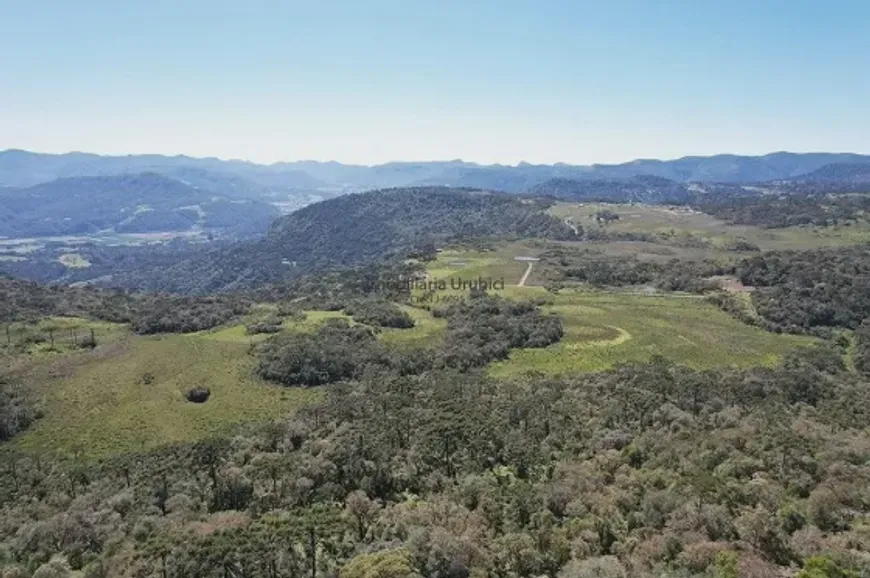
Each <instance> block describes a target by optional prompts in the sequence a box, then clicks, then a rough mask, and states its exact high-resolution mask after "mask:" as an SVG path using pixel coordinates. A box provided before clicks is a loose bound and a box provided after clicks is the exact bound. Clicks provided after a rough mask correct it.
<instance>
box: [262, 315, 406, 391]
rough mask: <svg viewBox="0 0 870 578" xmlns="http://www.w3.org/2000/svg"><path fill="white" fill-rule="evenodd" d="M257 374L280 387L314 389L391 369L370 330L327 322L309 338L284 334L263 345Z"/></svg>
mask: <svg viewBox="0 0 870 578" xmlns="http://www.w3.org/2000/svg"><path fill="white" fill-rule="evenodd" d="M259 355H260V360H259V364H258V366H257V374H258V375H259V376H260V377H262V378H263V379H268V380H270V381H276V382H278V383H281V384H284V385H298V386H316V385H324V384H327V383H334V382H337V381H347V380H351V379H357V378H359V377H361V376H362V375H363V373H364V371H365V370H367V369H370V367H374V366H379V367H382V368H387V367H389V366H390V365H391V360H390V355H389V352H388V350H387V349H386V347H384V346H383V345H382V344H381V343H380V342H379V341H378V340H377V338H376V337H375V335H374V333H372V330H371V329H370V328H368V327H365V326H362V325H355V326H351V325H349V324H348V323H347V321H344V320H343V319H330V320H328V321H327V322H326V324H324V325H323V327H321V328H320V329H318V330H317V331H316V332H314V333H313V334H307V333H287V334H282V335H278V336H275V337H273V338H272V339H270V340H269V341H267V342H266V343H265V344H264V345H263V346H262V348H261V349H260V352H259Z"/></svg>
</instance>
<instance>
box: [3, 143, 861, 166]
mask: <svg viewBox="0 0 870 578" xmlns="http://www.w3.org/2000/svg"><path fill="white" fill-rule="evenodd" d="M9 152H24V153H29V154H37V155H54V156H63V155H76V154H81V155H96V156H101V157H116V158H119V157H136V156H162V157H167V158H173V157H184V158H191V159H215V160H219V161H223V162H243V163H250V164H254V165H262V166H270V165H279V164H294V163H322V164H327V163H338V164H341V165H346V166H361V167H376V166H382V165H388V164H416V163H454V162H455V163H464V164H469V165H477V166H481V167H492V166H502V167H517V166H521V165H524V164H525V165H533V166H554V165H569V166H575V167H586V166H588V167H592V166H601V165H623V164H630V163H635V162H644V161H661V162H673V161H679V160H682V159H687V158H711V157H719V156H733V157H767V156H772V155H777V154H795V155H812V154H853V155H859V156H870V153H867V152H861V151H854V150H807V151H793V150H777V151H769V152H765V153H760V154H744V153H734V152H719V153H714V154H710V155H695V154H689V155H682V156H679V157H645V158H632V159H627V160H623V161H616V162H591V163H570V162H565V161H555V162H550V163H533V162H528V161H523V160H521V161H518V162H515V163H499V162H494V163H485V162H478V161H475V160H469V159H461V158H435V159H413V158H410V159H393V160H388V161H385V162H379V163H353V162H345V161H342V160H340V159H329V158H328V159H313V158H298V159H282V160H277V161H273V162H258V161H255V160H253V159H246V158H233V157H218V156H200V155H192V154H185V153H166V152H160V151H148V152H135V153H101V152H94V151H86V150H67V151H60V152H54V151H44V150H29V149H23V148H20V147H10V148H5V149H0V154H2V153H9Z"/></svg>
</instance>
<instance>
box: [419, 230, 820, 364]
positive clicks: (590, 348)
mask: <svg viewBox="0 0 870 578" xmlns="http://www.w3.org/2000/svg"><path fill="white" fill-rule="evenodd" d="M663 248H664V249H667V248H665V247H663ZM528 254H534V246H526V245H520V244H517V245H514V246H512V247H504V248H502V249H501V250H499V251H496V252H480V251H455V250H454V251H447V250H445V251H443V252H442V253H440V254H439V256H438V258H437V260H436V261H434V262H433V263H431V264H430V266H429V267H428V268H427V270H428V272H429V275H430V278H435V279H438V278H444V277H449V276H451V275H461V276H462V277H463V278H465V277H466V276H467V275H468V274H469V273H473V274H474V275H478V274H479V275H482V276H483V277H487V276H494V275H495V274H497V273H500V272H502V271H507V268H508V267H514V269H513V270H511V271H510V272H511V273H512V274H513V275H514V276H516V277H517V279H518V277H519V275H520V274H521V271H522V270H523V269H524V267H525V264H523V263H517V262H515V261H514V260H513V256H514V255H528ZM450 263H465V264H466V265H465V266H464V267H456V266H455V265H454V266H453V267H451V266H450ZM539 266H543V264H542V263H536V264H535V267H539ZM460 271H461V272H460ZM515 283H516V282H514V284H508V283H506V285H505V289H504V290H503V291H495V292H494V293H499V294H502V295H504V296H505V297H509V298H514V299H523V298H534V297H547V298H549V299H551V300H552V301H553V304H552V305H549V306H545V307H544V309H545V310H547V311H550V312H552V313H556V314H558V315H559V316H560V317H561V318H562V321H563V324H564V327H565V337H564V339H563V340H562V341H561V342H560V343H558V344H555V345H553V346H551V347H548V348H546V349H527V350H518V351H514V352H513V354H512V355H511V358H510V360H508V361H505V362H500V363H496V364H494V365H492V366H491V369H490V371H491V373H492V375H494V376H505V375H512V374H516V373H522V372H524V371H543V372H550V373H562V372H578V371H600V370H603V369H607V368H609V367H612V366H614V365H615V364H618V363H622V362H630V361H644V360H647V359H649V358H650V357H651V356H652V355H654V354H659V355H663V356H665V357H668V358H669V359H672V360H673V361H675V362H677V363H681V364H685V365H688V366H691V367H696V368H705V367H722V366H725V367H727V366H750V365H760V364H766V365H770V364H774V363H776V362H777V361H778V360H779V359H780V357H781V356H782V354H784V353H785V352H787V351H789V350H791V349H793V348H795V347H798V346H802V345H808V344H810V343H812V342H813V340H812V339H810V338H806V337H798V336H789V335H777V334H773V333H769V332H766V331H762V330H760V329H756V328H754V327H750V326H748V325H745V324H743V323H741V322H739V321H737V320H735V319H734V318H732V317H730V316H729V315H727V314H726V313H724V312H722V311H721V310H719V309H718V308H716V307H715V306H713V305H711V304H708V303H706V302H705V301H704V300H703V299H702V298H700V297H698V296H694V295H678V294H659V295H656V296H646V295H634V294H631V293H629V292H600V291H588V292H584V291H574V290H563V291H561V292H559V293H556V294H551V293H548V292H547V291H545V290H544V289H543V288H542V287H534V286H526V287H516V286H515ZM457 294H459V292H457V291H450V290H449V289H448V290H447V291H444V292H437V293H436V295H439V296H452V295H457Z"/></svg>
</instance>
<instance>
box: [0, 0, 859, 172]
mask: <svg viewBox="0 0 870 578" xmlns="http://www.w3.org/2000/svg"><path fill="white" fill-rule="evenodd" d="M868 67H870V2H866V1H865V0H855V1H845V0H830V1H825V2H823V1H821V0H816V1H805V0H752V1H749V0H729V1H721V2H720V1H715V2H714V1H712V0H686V1H667V0H658V1H650V0H644V1H640V0H638V1H604V0H602V1H596V2H583V1H581V0H576V1H548V0H537V1H528V2H525V1H511V0H499V1H495V0H493V1H488V0H457V1H454V0H440V1H431V2H430V1H423V0H395V1H379V0H373V1H366V0H341V1H329V0H311V1H305V2H296V1H293V0H284V1H278V0H248V1H246V2H241V1H239V2H226V1H220V0H195V1H192V0H153V1H147V2H146V1H141V2H132V1H130V2H127V1H125V0H75V1H71V0H58V1H54V2H48V1H41V0H0V149H4V148H24V149H30V150H39V151H48V152H63V151H69V150H85V151H92V152H100V153H115V154H118V153H143V152H159V153H165V154H177V153H183V154H190V155H195V156H218V157H222V158H245V159H251V160H254V161H260V162H272V161H277V160H294V159H317V160H329V159H335V160H339V161H344V162H359V163H376V162H384V161H389V160H431V159H453V158H463V159H465V160H472V161H478V162H487V163H489V162H503V163H511V164H512V163H516V162H518V161H520V160H526V161H529V162H547V163H550V162H557V161H563V162H572V163H592V162H618V161H626V160H630V159H633V158H639V157H643V158H649V157H659V158H673V157H678V156H683V155H689V154H714V153H718V152H734V153H744V154H761V153H765V152H771V151H775V150H794V151H811V150H829V151H847V150H848V151H854V152H864V153H870V74H868Z"/></svg>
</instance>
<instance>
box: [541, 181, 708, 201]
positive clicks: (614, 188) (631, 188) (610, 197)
mask: <svg viewBox="0 0 870 578" xmlns="http://www.w3.org/2000/svg"><path fill="white" fill-rule="evenodd" d="M530 192H531V193H532V194H534V195H540V196H547V197H555V198H557V199H559V200H562V201H582V202H610V203H629V202H631V203H649V204H657V205H659V204H674V205H678V204H684V203H686V202H688V201H689V199H690V197H691V192H690V191H689V188H688V187H687V186H686V185H684V184H682V183H678V182H675V181H672V180H669V179H665V178H662V177H654V176H649V175H642V176H637V177H631V178H628V179H590V180H577V179H564V178H558V179H550V180H548V181H546V182H543V183H541V184H540V185H537V186H535V187H532V188H531V190H530Z"/></svg>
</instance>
